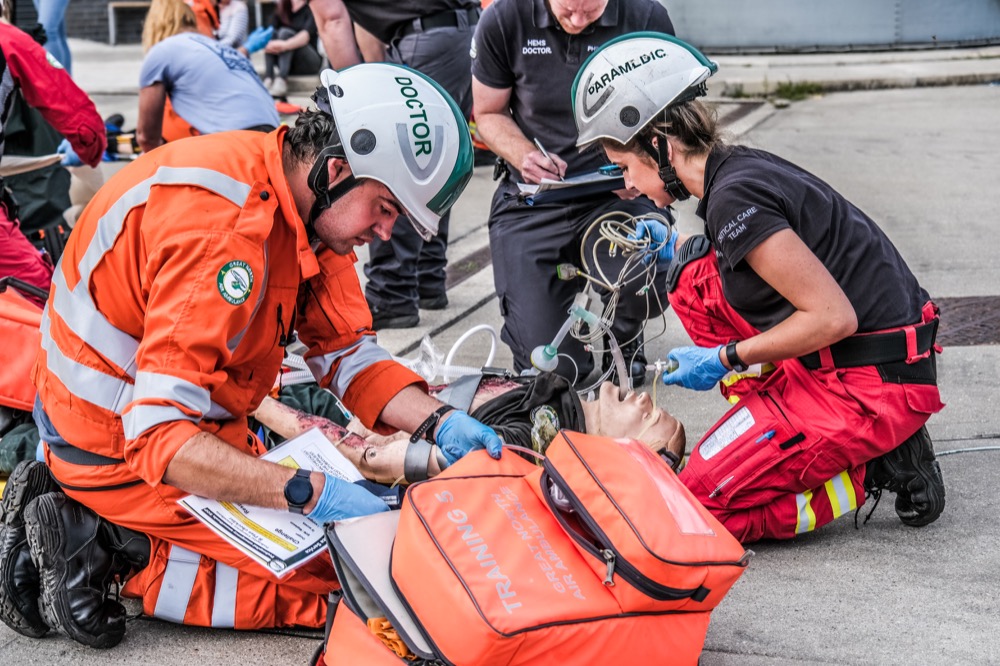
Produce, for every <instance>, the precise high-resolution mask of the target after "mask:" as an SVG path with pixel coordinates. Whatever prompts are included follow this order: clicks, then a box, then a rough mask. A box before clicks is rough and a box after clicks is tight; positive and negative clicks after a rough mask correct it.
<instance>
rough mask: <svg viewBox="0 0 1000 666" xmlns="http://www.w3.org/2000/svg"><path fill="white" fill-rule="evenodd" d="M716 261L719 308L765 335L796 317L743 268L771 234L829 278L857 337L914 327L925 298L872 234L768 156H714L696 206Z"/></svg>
mask: <svg viewBox="0 0 1000 666" xmlns="http://www.w3.org/2000/svg"><path fill="white" fill-rule="evenodd" d="M697 213H698V216H699V217H701V218H702V219H704V220H705V227H706V233H707V235H708V237H709V240H711V242H712V245H713V246H714V248H715V251H716V255H717V256H718V258H719V271H720V273H721V276H722V286H723V292H724V293H725V296H726V300H728V301H729V303H730V304H731V305H732V306H733V308H734V309H735V310H736V311H737V312H738V313H739V314H740V315H742V316H743V317H744V318H745V319H746V320H747V321H748V322H750V323H751V324H752V325H753V326H755V327H757V328H758V329H759V330H762V331H764V330H767V329H769V328H772V327H773V326H775V325H776V324H778V323H780V322H781V321H784V320H785V319H787V318H788V317H789V316H791V314H792V313H793V312H794V311H795V308H794V307H793V306H792V304H791V303H789V302H788V301H786V300H785V299H784V298H783V297H782V296H781V295H780V294H778V292H776V291H775V290H774V289H773V288H771V287H770V286H769V285H768V284H767V283H766V282H764V280H762V279H761V278H760V277H759V276H758V275H757V274H756V273H754V272H753V270H752V269H751V268H750V266H749V265H748V264H747V263H746V261H744V258H745V257H746V255H747V253H748V252H750V250H752V249H753V248H755V247H757V245H759V244H760V243H762V242H763V241H764V240H765V239H766V238H768V237H769V236H770V235H771V234H773V233H775V232H777V231H779V230H781V229H791V230H792V231H794V232H795V233H796V234H797V235H798V236H799V238H801V239H802V240H803V242H805V244H806V246H807V247H808V248H809V249H810V250H812V251H813V253H814V254H815V255H816V256H817V257H818V258H819V260H820V261H821V262H822V263H823V265H824V266H826V269H827V270H828V271H830V274H831V275H833V278H834V279H835V280H836V281H837V283H838V284H839V285H840V287H841V289H843V290H844V293H845V294H846V295H847V298H848V299H849V300H850V301H851V304H852V305H853V306H854V310H855V312H856V313H857V316H858V324H859V327H858V331H859V332H860V333H865V332H871V331H877V330H880V329H885V328H891V327H895V326H904V325H907V324H913V323H917V322H919V321H920V310H921V308H922V307H923V304H924V303H925V302H927V300H928V296H927V292H926V291H924V290H923V289H922V288H921V287H920V285H919V284H918V283H917V279H916V277H914V275H913V273H912V272H911V271H910V269H909V267H908V266H907V265H906V262H905V261H903V258H902V257H901V256H900V255H899V252H898V251H897V250H896V248H895V246H894V245H893V244H892V242H891V241H890V240H889V239H888V238H887V237H886V235H885V233H884V232H883V231H882V230H881V229H879V227H878V226H877V225H876V224H875V223H874V222H873V221H872V220H871V218H869V217H868V216H867V215H865V214H864V213H863V212H861V211H860V210H859V209H858V208H857V207H856V206H855V205H854V204H852V203H851V202H850V201H848V200H847V199H845V198H844V197H843V196H841V195H840V194H838V193H837V192H836V191H835V190H834V189H833V188H832V187H830V186H829V185H828V184H827V183H825V182H824V181H823V180H821V179H819V178H817V177H816V176H814V175H813V174H811V173H809V172H807V171H805V170H804V169H802V168H800V167H798V166H796V165H794V164H792V163H791V162H788V161H786V160H783V159H781V158H780V157H778V156H776V155H772V154H771V153H768V152H765V151H762V150H755V149H752V148H747V147H745V146H731V147H729V146H726V147H720V148H716V149H715V150H713V151H712V153H711V154H710V155H709V157H708V163H707V164H706V166H705V196H704V197H703V198H702V200H701V202H700V203H699V205H698V210H697Z"/></svg>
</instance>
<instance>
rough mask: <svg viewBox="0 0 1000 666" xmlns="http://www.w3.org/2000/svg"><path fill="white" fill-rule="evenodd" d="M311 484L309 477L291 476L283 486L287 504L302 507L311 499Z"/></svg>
mask: <svg viewBox="0 0 1000 666" xmlns="http://www.w3.org/2000/svg"><path fill="white" fill-rule="evenodd" d="M312 492H313V488H312V483H311V482H310V481H309V477H302V476H293V477H292V478H291V479H290V480H289V481H288V483H287V484H285V499H286V500H288V503H289V504H296V505H299V506H301V505H303V504H305V503H306V502H308V501H309V499H310V498H311V497H312Z"/></svg>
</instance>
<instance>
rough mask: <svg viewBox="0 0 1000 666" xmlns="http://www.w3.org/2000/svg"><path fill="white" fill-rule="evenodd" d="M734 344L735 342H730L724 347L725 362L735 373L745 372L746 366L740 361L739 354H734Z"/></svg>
mask: <svg viewBox="0 0 1000 666" xmlns="http://www.w3.org/2000/svg"><path fill="white" fill-rule="evenodd" d="M736 343H737V340H731V341H730V342H729V344H727V345H726V360H727V361H728V362H729V367H730V368H732V369H733V370H735V371H736V372H746V371H747V364H746V363H744V362H743V361H742V360H740V356H739V354H737V353H736Z"/></svg>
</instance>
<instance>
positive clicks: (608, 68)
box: [572, 32, 718, 147]
mask: <svg viewBox="0 0 1000 666" xmlns="http://www.w3.org/2000/svg"><path fill="white" fill-rule="evenodd" d="M717 69H718V65H716V64H715V63H714V62H712V61H711V60H709V59H708V58H706V57H705V56H704V55H702V53H701V52H699V51H698V50H697V49H696V48H694V47H693V46H691V45H689V44H686V43H685V42H682V41H681V40H679V39H677V38H676V37H672V36H670V35H666V34H662V33H658V32H634V33H630V34H627V35H622V36H621V37H618V38H617V39H614V40H612V41H610V42H608V43H607V44H605V45H604V46H602V47H601V48H599V49H598V50H597V51H595V52H594V53H592V54H591V56H590V57H589V58H587V61H586V62H584V63H583V67H581V68H580V72H579V73H578V74H577V75H576V80H575V81H574V82H573V92H572V95H573V115H574V118H575V120H576V128H577V132H578V133H579V136H578V138H577V142H576V145H577V146H580V147H584V146H587V145H590V144H591V143H593V142H595V141H597V140H599V139H611V140H613V141H617V142H619V143H621V144H622V145H625V144H627V143H628V142H629V141H631V140H632V139H634V138H635V137H636V135H638V134H639V132H640V131H641V130H642V129H643V128H644V127H645V126H646V125H647V124H649V122H650V121H652V120H653V119H655V118H656V117H657V116H658V115H659V114H660V113H661V112H662V111H663V110H664V109H666V108H667V107H669V106H671V105H674V104H680V103H682V102H686V101H688V100H691V99H694V98H695V97H698V96H700V95H704V94H705V92H706V90H705V81H706V80H708V78H709V77H710V76H712V74H714V73H715V72H716V70H717Z"/></svg>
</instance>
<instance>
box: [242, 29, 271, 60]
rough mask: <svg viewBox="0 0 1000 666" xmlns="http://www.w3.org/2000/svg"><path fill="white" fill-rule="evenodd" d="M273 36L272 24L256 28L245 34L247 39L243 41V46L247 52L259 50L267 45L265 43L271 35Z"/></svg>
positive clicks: (269, 39)
mask: <svg viewBox="0 0 1000 666" xmlns="http://www.w3.org/2000/svg"><path fill="white" fill-rule="evenodd" d="M273 36H274V26H273V25H269V26H267V27H266V28H256V29H255V30H254V31H253V32H251V33H250V34H249V35H247V40H246V41H245V42H243V48H245V49H246V50H247V53H253V52H254V51H260V50H261V49H262V48H264V47H265V46H267V43H268V42H269V41H271V37H273Z"/></svg>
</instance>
